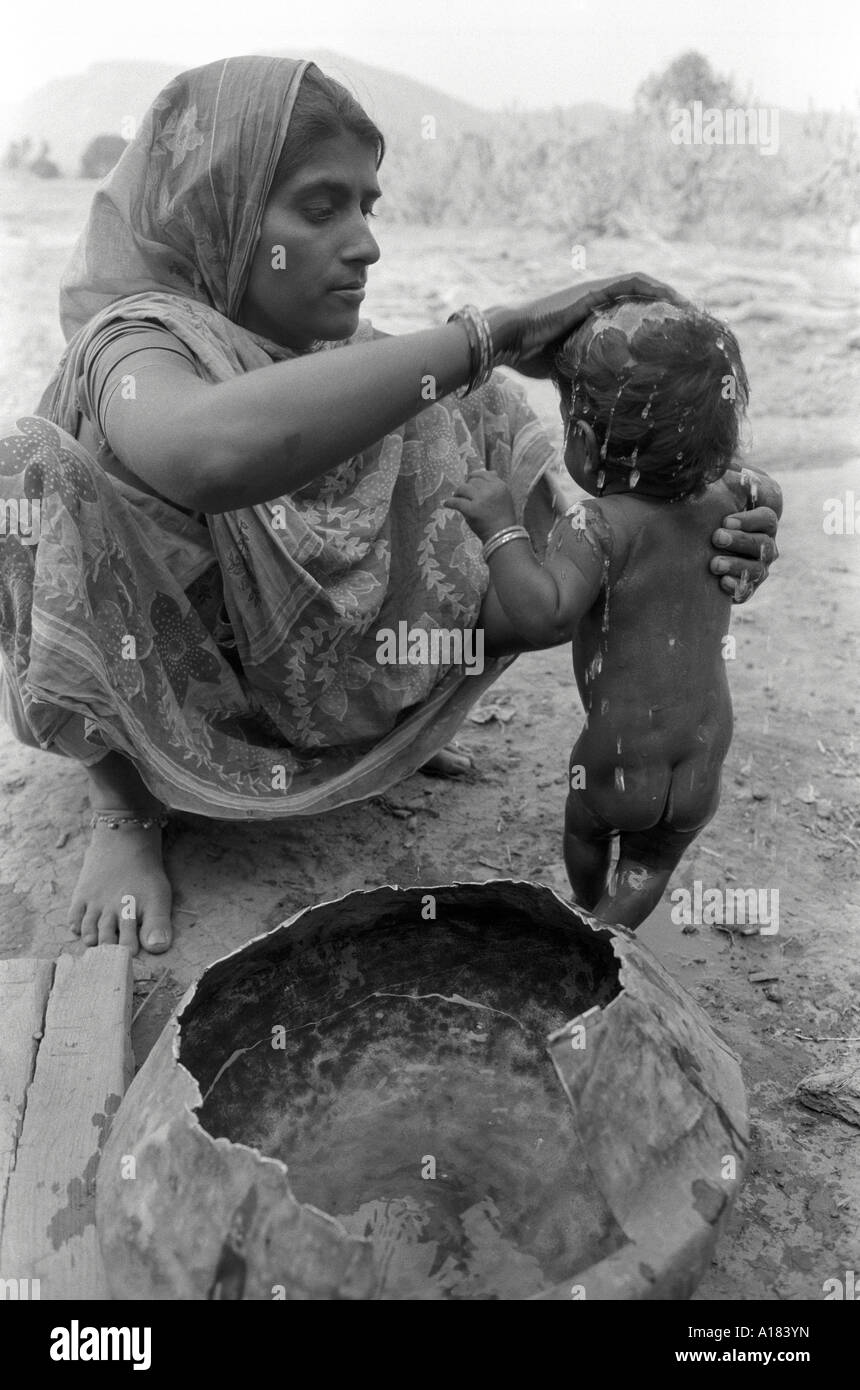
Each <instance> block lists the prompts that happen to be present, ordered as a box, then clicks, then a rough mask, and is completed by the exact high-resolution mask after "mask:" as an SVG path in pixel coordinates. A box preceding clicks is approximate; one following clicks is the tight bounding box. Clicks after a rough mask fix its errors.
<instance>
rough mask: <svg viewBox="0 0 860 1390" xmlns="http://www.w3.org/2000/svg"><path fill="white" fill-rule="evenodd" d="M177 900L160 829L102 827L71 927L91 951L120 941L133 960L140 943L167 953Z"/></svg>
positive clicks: (93, 841)
mask: <svg viewBox="0 0 860 1390" xmlns="http://www.w3.org/2000/svg"><path fill="white" fill-rule="evenodd" d="M172 897H173V895H172V892H171V888H170V883H169V881H168V878H167V874H166V873H165V872H164V865H163V863H162V858H161V831H160V829H159V828H158V826H157V825H153V826H151V827H150V829H149V830H144V829H143V827H142V826H139V825H120V826H119V827H118V828H117V829H116V830H112V829H110V827H109V826H107V825H104V824H98V825H96V826H95V827H94V829H93V835H92V839H91V841H90V845H89V849H88V850H87V852H86V854H85V856H84V862H83V866H82V868H81V872H80V875H79V877H78V882H77V886H76V888H75V891H74V895H73V897H72V906H71V911H70V918H69V921H70V926H71V928H72V931H73V932H74V933H75V935H80V938H81V940H82V941H83V943H84V945H85V946H96V945H99V946H101V945H104V944H105V943H108V944H111V945H114V944H116V942H117V941H118V942H119V944H120V946H127V947H128V949H129V950H130V951H131V953H132V955H136V954H137V951H138V945H139V944H140V945H142V946H143V947H144V949H145V950H147V951H151V952H153V953H154V954H155V953H158V952H160V951H166V950H167V948H168V946H169V945H170V942H171V939H172V936H173V930H172V926H171V921H170V908H171V902H172ZM138 938H139V940H138Z"/></svg>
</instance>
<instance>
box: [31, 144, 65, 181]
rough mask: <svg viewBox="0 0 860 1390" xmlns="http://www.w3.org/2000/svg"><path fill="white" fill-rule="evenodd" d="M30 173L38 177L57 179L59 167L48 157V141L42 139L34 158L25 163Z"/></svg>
mask: <svg viewBox="0 0 860 1390" xmlns="http://www.w3.org/2000/svg"><path fill="white" fill-rule="evenodd" d="M27 168H28V169H29V170H30V173H31V174H35V175H36V178H38V179H58V178H59V177H60V170H59V167H58V166H57V165H56V164H55V163H54V161H53V159H50V158H49V157H48V142H47V140H43V141H42V147H41V149H40V150H39V153H38V154H37V155H36V158H35V159H33V160H31V161H30V163H29V164H28V165H27Z"/></svg>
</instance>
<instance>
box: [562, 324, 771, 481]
mask: <svg viewBox="0 0 860 1390" xmlns="http://www.w3.org/2000/svg"><path fill="white" fill-rule="evenodd" d="M553 380H554V381H555V384H556V386H557V387H558V390H559V393H560V395H561V399H562V404H563V408H564V412H565V415H566V416H567V418H568V419H569V420H577V419H579V420H584V421H586V422H587V423H588V424H590V425H591V427H592V429H593V430H594V434H595V438H596V440H597V443H598V446H599V449H600V465H599V466H600V468H601V470H603V472H604V475H605V478H606V479H607V480H609V479H611V480H612V481H618V480H621V481H623V482H624V483H625V484H626V485H627V486H628V487H635V486H636V485H637V482H638V480H639V477H640V476H641V478H642V480H643V482H645V483H646V486H645V487H644V488H643V492H645V491H647V493H649V494H650V495H652V496H653V495H656V496H661V497H665V498H666V499H667V500H671V501H677V500H679V499H681V498H682V497H689V496H693V495H695V494H697V493H701V492H703V491H704V489H705V488H706V487H707V485H708V484H709V483H712V482H716V480H717V479H718V478H721V477H722V475H723V473H724V472H725V471H726V468H727V467H728V465H729V463H730V462H731V460H732V459H733V458H734V456H735V454H736V453H737V451H738V446H739V439H740V424H741V421H742V419H743V414H744V411H745V409H746V406H747V403H748V400H749V382H748V380H747V375H746V371H745V370H744V365H743V362H742V360H741V354H740V349H739V347H738V343H737V340H736V338H735V336H734V334H733V333H731V332H730V331H729V329H728V328H726V327H725V325H724V324H721V323H718V322H717V320H716V319H713V318H711V316H710V315H709V314H706V313H704V312H701V311H699V310H697V309H695V308H693V307H689V308H686V307H685V308H684V309H683V310H680V309H678V308H677V307H676V306H674V305H669V304H664V303H654V304H649V305H642V304H636V305H635V306H634V305H633V304H632V303H630V304H627V305H624V306H619V307H618V308H613V309H612V310H609V311H608V312H604V313H600V314H598V315H596V316H594V317H593V318H592V319H590V320H588V321H587V322H586V324H585V325H583V327H582V328H580V329H578V330H577V332H576V333H574V334H573V335H572V336H571V337H570V338H568V339H567V341H566V342H565V344H564V346H563V347H562V348H561V350H560V351H559V352H557V353H556V356H555V361H554V371H553ZM646 479H647V482H646Z"/></svg>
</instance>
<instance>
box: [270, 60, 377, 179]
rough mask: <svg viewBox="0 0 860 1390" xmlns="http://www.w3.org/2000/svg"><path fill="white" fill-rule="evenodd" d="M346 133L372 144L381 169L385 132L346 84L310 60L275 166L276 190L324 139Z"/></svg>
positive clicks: (331, 138)
mask: <svg viewBox="0 0 860 1390" xmlns="http://www.w3.org/2000/svg"><path fill="white" fill-rule="evenodd" d="M343 134H348V135H355V136H356V137H357V138H358V139H359V140H362V141H364V143H365V144H367V145H372V146H373V148H374V149H375V151H376V167H377V169H378V168H379V166H380V164H381V163H382V160H383V156H384V154H385V137H384V136H383V134H382V131H381V130H379V128H378V127H377V126H376V125H374V123H373V121H372V120H371V119H370V117H369V116H368V115H367V112H366V111H364V110H363V108H362V107H361V106H360V105H359V103H358V102H357V101H356V99H355V97H354V96H352V95H351V94H350V93H349V92H348V91H347V89H346V87H344V86H342V85H341V83H340V82H335V80H334V78H333V77H327V76H326V75H325V73H324V72H321V71H320V69H319V68H318V67H317V66H316V64H315V63H311V65H310V67H308V68H307V70H306V71H305V74H304V77H303V78H302V81H301V84H300V86H299V90H298V92H297V94H296V100H295V105H294V106H293V111H292V115H291V117H290V127H289V130H288V132H287V138H286V140H285V141H284V147H283V149H282V150H281V155H280V158H279V160H278V164H277V167H276V169H275V175H274V179H273V182H272V187H273V189H274V188H277V187H279V186H280V185H281V184H282V183H284V182H285V181H286V180H287V179H288V178H291V177H292V175H293V174H295V173H296V171H297V170H298V169H301V168H302V167H303V165H305V164H309V163H310V162H311V160H312V159H313V158H314V156H315V154H316V153H317V147H318V146H319V143H320V141H321V140H333V139H335V138H336V137H337V136H338V135H343Z"/></svg>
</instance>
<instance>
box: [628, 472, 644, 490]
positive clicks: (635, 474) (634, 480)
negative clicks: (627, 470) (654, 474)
mask: <svg viewBox="0 0 860 1390" xmlns="http://www.w3.org/2000/svg"><path fill="white" fill-rule="evenodd" d="M640 476H641V475H640V473H639V469H638V468H634V469H633V472H632V473H631V474H630V480H629V482H628V484H627V486H628V487H635V486H636V484H637V483H638V481H639V478H640Z"/></svg>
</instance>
